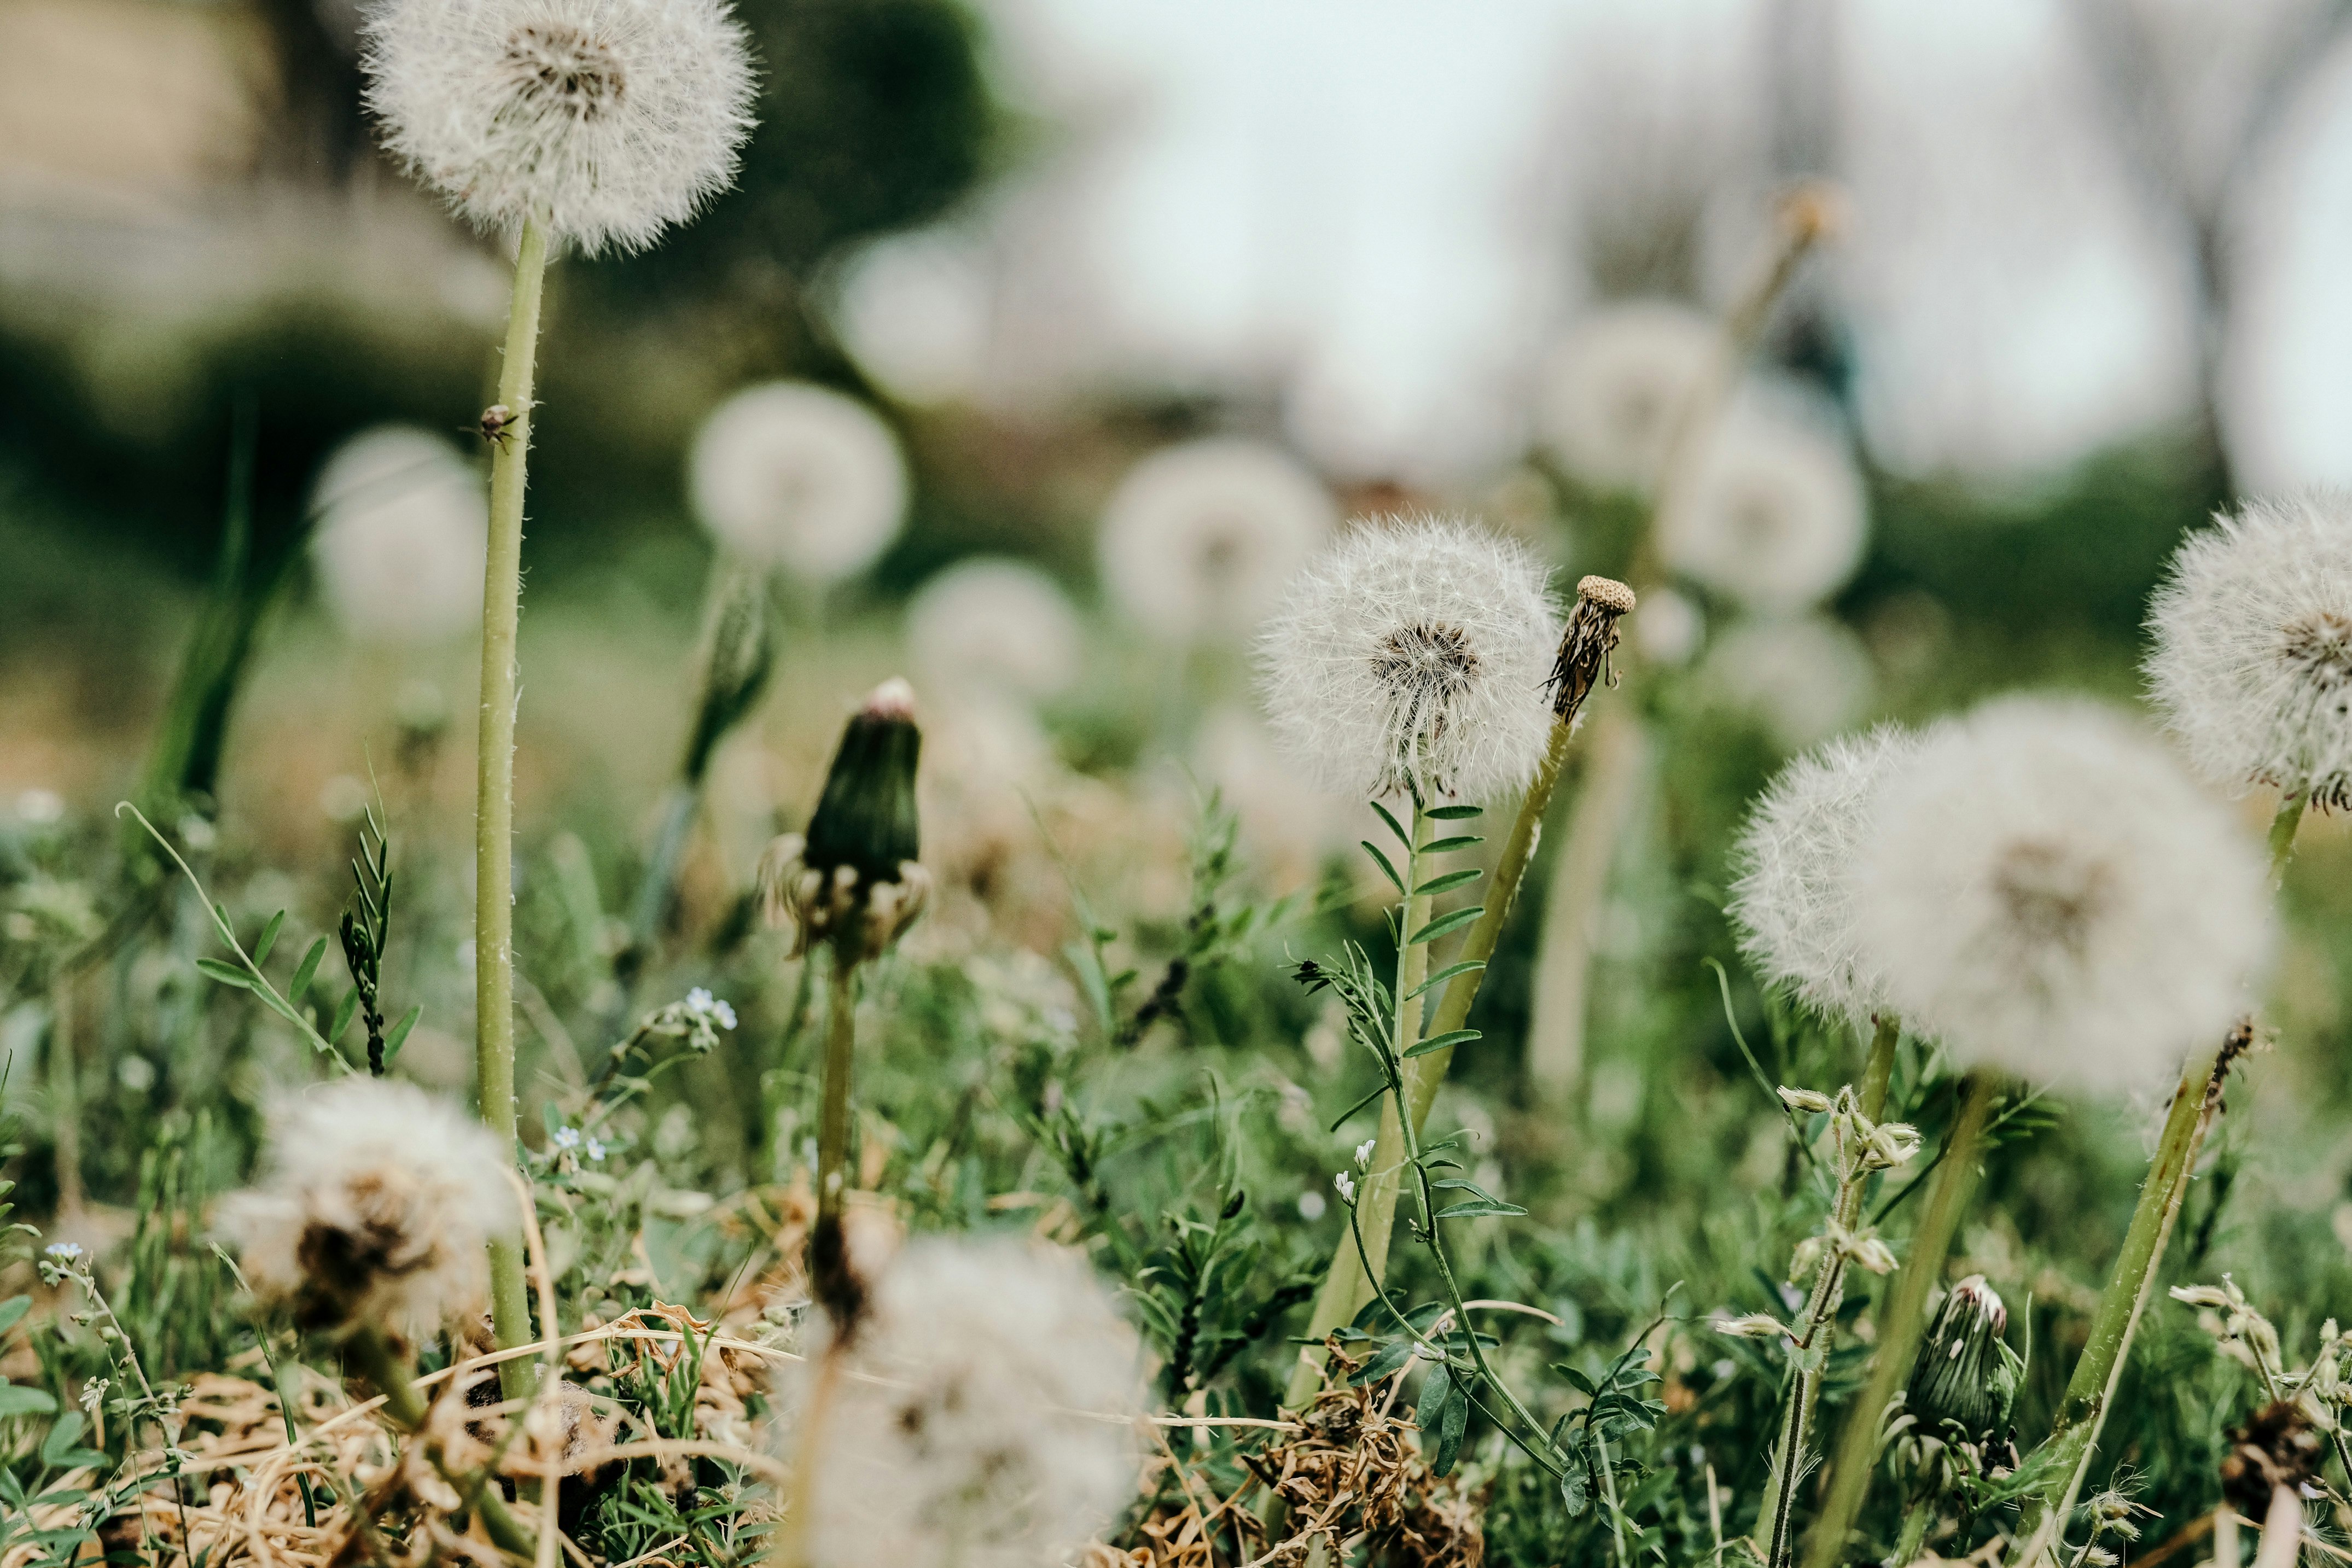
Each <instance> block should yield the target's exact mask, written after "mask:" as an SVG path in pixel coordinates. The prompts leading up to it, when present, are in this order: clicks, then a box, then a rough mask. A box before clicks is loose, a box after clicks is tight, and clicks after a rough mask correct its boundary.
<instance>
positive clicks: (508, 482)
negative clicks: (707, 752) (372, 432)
mask: <svg viewBox="0 0 2352 1568" xmlns="http://www.w3.org/2000/svg"><path fill="white" fill-rule="evenodd" d="M546 277H547V231H546V230H545V229H544V228H542V227H541V225H539V224H538V223H536V222H530V223H526V224H525V225H523V230H522V240H521V245H520V249H519V251H518V253H517V256H516V258H515V276H514V295H513V298H512V302H511V303H510V305H509V308H508V313H507V339H506V358H505V361H504V363H503V364H502V365H501V366H500V368H499V402H501V403H503V404H504V405H505V406H506V409H507V412H508V415H509V418H508V421H507V423H506V424H505V426H504V427H503V428H502V429H501V430H500V432H499V434H498V435H496V436H494V437H493V438H492V440H491V449H490V532H489V559H488V569H487V570H486V572H485V574H484V577H483V583H482V708H481V714H480V716H479V727H478V741H479V755H478V758H477V762H476V766H477V768H478V774H477V776H476V784H475V802H474V878H475V882H474V1087H475V1092H476V1094H477V1096H478V1099H479V1101H480V1105H481V1116H482V1122H483V1124H484V1125H486V1126H488V1128H489V1129H490V1131H491V1132H492V1133H494V1134H497V1135H498V1137H499V1143H500V1144H501V1145H504V1146H505V1147H506V1148H507V1149H508V1150H509V1153H511V1151H512V1150H513V1148H514V1145H515V1137H516V1130H515V1034H514V736H515V704H516V701H517V687H516V681H517V669H516V662H515V636H516V632H517V630H518V628H519V626H520V621H521V617H522V512H523V495H524V488H525V483H526V478H527V472H526V470H527V465H528V461H529V457H530V427H531V406H530V400H531V384H532V372H533V370H534V367H535V364H536V361H537V358H538V352H539V306H540V296H541V287H542V285H543V284H544V283H545V281H546ZM490 1312H491V1319H492V1325H493V1329H494V1333H495V1337H496V1338H497V1341H498V1343H499V1347H500V1348H501V1349H511V1348H512V1347H514V1346H516V1345H519V1344H527V1343H530V1338H531V1327H530V1293H529V1291H528V1290H527V1289H526V1287H525V1285H524V1281H523V1258H522V1249H521V1247H520V1244H519V1243H517V1242H515V1241H512V1240H499V1241H493V1242H492V1243H491V1244H490ZM536 1382H537V1376H536V1373H535V1371H534V1368H533V1364H532V1363H531V1362H530V1360H529V1359H528V1358H525V1357H521V1356H518V1357H516V1358H515V1359H514V1360H512V1361H509V1362H506V1363H504V1364H501V1365H500V1367H499V1385H500V1387H501V1388H503V1389H504V1390H505V1393H506V1396H507V1397H508V1398H509V1399H520V1398H521V1397H523V1396H526V1395H528V1394H529V1393H530V1391H531V1389H532V1387H533V1386H534V1385H535V1384H536Z"/></svg>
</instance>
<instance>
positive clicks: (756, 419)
mask: <svg viewBox="0 0 2352 1568" xmlns="http://www.w3.org/2000/svg"><path fill="white" fill-rule="evenodd" d="M907 490H908V486H907V463H906V459H905V458H904V457H902V456H901V455H899V451H898V437H897V436H896V435H894V434H891V431H890V427H889V426H888V425H887V424H885V423H882V421H881V419H880V418H879V417H877V415H876V414H875V413H874V411H873V410H872V409H870V408H867V407H866V405H865V404H864V403H862V402H858V401H856V399H855V398H849V397H845V396H843V395H842V394H841V393H839V392H833V391H830V390H828V389H826V388H824V387H820V386H812V385H810V384H809V383H807V382H767V383H765V384H764V385H761V386H755V387H747V388H746V389H744V390H743V391H741V392H737V393H736V394H735V395H734V396H732V397H730V398H729V399H728V400H727V401H726V402H722V403H720V404H719V406H718V407H717V408H716V409H714V410H713V411H711V414H710V417H709V419H707V420H705V421H703V423H702V429H701V432H700V433H699V434H697V435H696V436H695V438H694V452H693V455H692V457H691V458H690V459H689V461H688V491H689V493H690V495H691V497H692V499H693V502H694V510H695V513H696V515H697V516H698V517H700V518H701V519H702V524H703V527H705V528H709V530H710V532H711V534H712V535H713V536H714V537H715V538H718V540H719V543H721V544H723V545H725V546H726V547H727V548H728V549H730V550H733V551H734V552H735V553H736V554H737V555H739V556H740V557H741V558H742V559H745V560H747V561H749V562H751V564H752V565H754V566H760V567H769V568H782V570H786V571H789V572H791V573H792V574H793V576H795V577H798V578H800V579H802V580H804V581H808V582H814V583H830V582H837V581H839V580H842V579H843V578H845V577H849V576H852V575H854V574H856V573H857V572H860V571H863V570H866V568H867V567H869V566H871V565H873V564H874V562H875V559H877V557H879V556H880V555H881V553H882V552H883V551H884V550H886V549H888V548H889V547H890V541H891V540H893V539H895V538H898V530H899V528H901V527H903V526H904V525H905V523H906V520H907Z"/></svg>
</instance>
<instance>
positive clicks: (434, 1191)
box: [223, 1078, 516, 1338]
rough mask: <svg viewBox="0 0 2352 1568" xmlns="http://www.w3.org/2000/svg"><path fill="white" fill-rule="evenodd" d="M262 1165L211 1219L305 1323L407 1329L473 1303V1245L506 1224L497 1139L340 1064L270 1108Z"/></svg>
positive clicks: (476, 1292) (422, 1331) (432, 1101)
mask: <svg viewBox="0 0 2352 1568" xmlns="http://www.w3.org/2000/svg"><path fill="white" fill-rule="evenodd" d="M271 1123H272V1124H271V1128H270V1138H269V1149H268V1169H267V1172H266V1175H265V1176H264V1179H263V1181H262V1184H261V1186H259V1187H257V1189H255V1190H252V1191H249V1192H245V1193H241V1194H238V1195H237V1196H236V1197H234V1198H232V1199H231V1200H230V1202H229V1205H228V1207H226V1211H225V1213H224V1217H223V1228H224V1229H225V1230H226V1232H227V1234H228V1235H229V1236H230V1237H231V1238H233V1239H235V1240H236V1242H237V1244H238V1247H239V1249H240V1250H241V1251H242V1252H243V1254H244V1260H245V1272H246V1277H247V1279H248V1280H249V1281H252V1284H253V1287H254V1290H255V1291H256V1292H257V1294H258V1295H260V1296H261V1297H262V1298H263V1299H264V1300H266V1301H272V1302H274V1303H278V1304H283V1305H286V1306H289V1307H290V1308H292V1310H293V1312H294V1316H295V1321H296V1322H299V1323H300V1324H301V1325H302V1326H303V1327H305V1328H315V1329H331V1328H341V1327H344V1326H348V1325H352V1324H356V1323H362V1322H364V1323H372V1324H375V1325H378V1326H382V1327H385V1328H388V1329H391V1330H393V1331H394V1332H397V1333H404V1334H406V1335H408V1336H409V1337H411V1338H420V1337H423V1336H425V1335H427V1334H430V1333H435V1332H436V1331H437V1330H438V1329H439V1328H440V1327H441V1325H442V1324H443V1323H445V1322H448V1321H450V1320H451V1319H453V1318H455V1317H457V1315H458V1314H460V1313H461V1312H466V1311H468V1310H470V1309H472V1308H475V1307H477V1306H478V1305H479V1304H480V1302H481V1301H482V1300H483V1299H484V1296H485V1293H486V1291H487V1290H488V1264H487V1262H486V1261H485V1256H486V1255H485V1252H484V1248H485V1246H486V1245H487V1243H488V1240H489V1239H490V1238H491V1237H492V1236H493V1235H499V1236H510V1235H512V1234H513V1233H514V1230H515V1228H516V1219H515V1210H514V1196H513V1193H512V1191H511V1190H510V1189H509V1186H508V1185H507V1180H506V1174H505V1171H506V1166H505V1162H504V1161H503V1160H502V1159H501V1158H500V1157H499V1156H500V1151H499V1145H498V1141H497V1139H495V1138H493V1137H492V1136H491V1135H490V1134H489V1133H488V1131H486V1130H485V1129H484V1128H483V1127H482V1126H481V1124H479V1123H478V1122H476V1121H474V1120H473V1119H472V1118H471V1117H469V1116H467V1115H466V1114H465V1113H463V1112H462V1111H460V1110H458V1109H457V1107H456V1106H454V1105H451V1104H449V1103H446V1102H444V1101H441V1100H438V1099H436V1098H435V1097H433V1096H432V1095H429V1094H427V1093H425V1092H424V1091H423V1090H421V1089H417V1088H415V1087H414V1086H412V1085H409V1084H404V1083H396V1082H389V1081H385V1080H380V1079H369V1078H347V1079H344V1080H343V1081H341V1082H338V1083H335V1084H331V1085H330V1086H328V1087H326V1088H322V1089H317V1090H312V1091H310V1092H308V1093H304V1094H300V1095H296V1096H294V1097H292V1098H290V1099H289V1100H287V1101H286V1102H284V1103H281V1104H280V1105H279V1106H278V1107H277V1109H276V1110H275V1112H274V1113H273V1114H272V1117H271Z"/></svg>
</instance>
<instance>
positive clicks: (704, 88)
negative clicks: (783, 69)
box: [362, 0, 752, 256]
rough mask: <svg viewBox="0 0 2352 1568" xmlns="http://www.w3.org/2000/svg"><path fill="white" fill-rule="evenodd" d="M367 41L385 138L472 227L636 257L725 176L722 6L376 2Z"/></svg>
mask: <svg viewBox="0 0 2352 1568" xmlns="http://www.w3.org/2000/svg"><path fill="white" fill-rule="evenodd" d="M365 36H366V49H365V52H364V54H363V56H362V68H363V69H364V70H365V71H366V73H367V77H368V88H367V103H368V107H369V109H370V110H373V112H374V114H375V116H376V118H377V119H378V120H380V121H381V122H382V124H383V139H384V143H385V145H386V146H387V147H388V148H389V149H390V150H391V152H392V153H393V155H394V157H396V158H398V159H399V160H400V161H401V162H404V163H405V164H406V165H407V166H408V167H409V169H410V170H411V172H414V173H415V174H416V176H417V177H418V178H420V179H422V180H424V181H425V183H427V184H429V185H431V186H433V187H434V188H435V189H436V190H437V191H439V192H440V193H441V194H442V195H443V196H444V197H445V198H446V200H447V201H448V203H449V204H450V206H451V207H453V208H454V209H456V210H457V212H458V213H459V214H461V215H463V216H464V217H465V218H467V220H468V221H469V222H471V223H472V224H474V225H476V226H477V227H478V228H482V229H485V230H491V231H496V232H499V233H504V234H512V233H514V232H515V231H517V230H519V229H520V227H521V226H522V225H523V223H524V222H525V221H526V220H528V219H533V218H536V219H538V220H539V221H541V223H543V224H545V225H547V226H548V227H549V228H550V229H551V231H552V232H553V233H554V234H555V235H559V236H561V237H562V238H563V239H565V240H568V241H570V242H571V243H572V244H573V245H575V246H578V247H579V248H580V249H582V250H583V251H585V252H586V253H588V254H589V255H591V256H593V255H596V254H597V253H599V252H602V251H606V250H622V251H634V250H643V249H644V248H646V246H649V245H651V244H653V243H654V241H655V240H656V238H657V237H659V235H660V234H661V232H662V230H664V229H666V228H668V227H670V226H671V225H676V224H682V223H684V222H686V221H687V220H688V219H689V218H691V217H693V216H694V215H695V214H697V213H698V212H699V211H700V210H701V209H702V208H703V206H704V205H706V204H708V203H709V201H710V199H711V198H712V197H714V196H716V195H718V194H719V193H720V192H721V191H724V190H725V189H727V187H728V186H730V184H732V183H734V180H735V164H736V152H737V149H738V148H739V147H740V145H741V144H742V141H743V138H744V137H745V136H746V135H747V134H749V132H750V131H751V92H752V73H751V60H750V58H749V57H748V55H747V54H746V53H745V40H744V36H743V30H742V28H741V27H740V26H737V24H736V22H735V20H734V17H733V16H732V15H731V13H730V10H729V8H728V6H727V5H725V4H723V0H383V4H381V5H378V6H377V7H375V9H374V11H373V14H372V15H371V16H370V17H369V19H368V23H367V27H366V35H365Z"/></svg>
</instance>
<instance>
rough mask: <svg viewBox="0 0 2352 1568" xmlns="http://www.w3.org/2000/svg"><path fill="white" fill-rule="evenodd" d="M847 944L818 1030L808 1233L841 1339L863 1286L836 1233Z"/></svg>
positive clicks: (812, 1269) (852, 1048)
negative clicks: (812, 1221) (819, 1067)
mask: <svg viewBox="0 0 2352 1568" xmlns="http://www.w3.org/2000/svg"><path fill="white" fill-rule="evenodd" d="M847 949H848V944H846V943H843V944H840V945H837V946H835V948H834V950H833V975H832V978H831V981H830V984H829V987H828V995H827V998H826V1015H825V1030H824V1107H823V1109H822V1110H821V1111H820V1113H819V1114H818V1119H817V1134H816V1226H815V1228H814V1229H813V1230H812V1231H811V1232H810V1233H809V1280H810V1283H811V1285H812V1287H813V1289H814V1293H815V1295H816V1299H817V1300H818V1301H820V1302H822V1303H823V1304H824V1309H825V1311H826V1312H829V1313H830V1314H832V1317H833V1321H834V1325H835V1333H837V1334H839V1335H841V1336H843V1337H846V1336H847V1335H848V1334H849V1333H851V1332H852V1330H853V1328H854V1325H855V1324H856V1321H857V1319H858V1317H859V1316H860V1315H861V1313H862V1312H863V1310H864V1306H865V1290H864V1287H863V1286H862V1285H861V1284H860V1282H859V1281H858V1280H857V1277H856V1274H855V1273H854V1272H853V1271H852V1270H851V1269H850V1266H849V1246H848V1240H847V1238H845V1236H844V1235H843V1233H842V1228H841V1207H842V1201H841V1200H842V1197H843V1194H844V1193H845V1190H846V1188H847V1187H848V1186H849V1176H848V1165H849V1092H850V1084H851V1082H852V1079H853V1076H854V1074H855V1073H856V1067H857V960H856V958H854V957H852V956H849V953H848V950H847Z"/></svg>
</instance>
